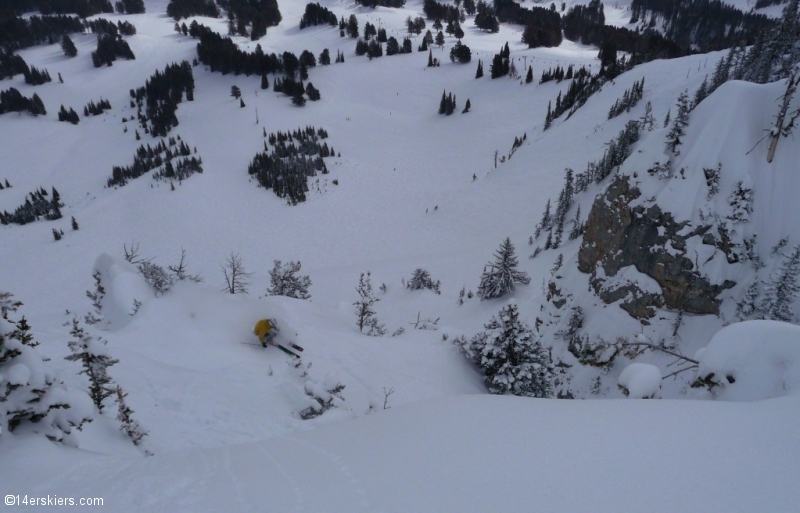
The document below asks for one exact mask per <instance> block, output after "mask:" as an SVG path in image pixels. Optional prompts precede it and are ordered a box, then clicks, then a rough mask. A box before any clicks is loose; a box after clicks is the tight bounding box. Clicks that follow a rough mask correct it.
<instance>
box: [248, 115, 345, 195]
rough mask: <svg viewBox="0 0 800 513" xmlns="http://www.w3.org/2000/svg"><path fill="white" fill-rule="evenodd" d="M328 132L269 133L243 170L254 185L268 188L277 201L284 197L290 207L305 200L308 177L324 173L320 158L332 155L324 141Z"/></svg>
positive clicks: (301, 130)
mask: <svg viewBox="0 0 800 513" xmlns="http://www.w3.org/2000/svg"><path fill="white" fill-rule="evenodd" d="M327 137H328V133H327V132H326V131H325V130H323V129H321V128H320V129H315V128H314V127H311V126H309V127H306V128H301V129H297V130H294V131H293V132H287V133H281V132H277V133H272V134H269V136H268V141H269V142H270V144H271V145H272V148H271V149H270V148H268V147H267V144H266V142H265V143H264V151H263V152H261V153H258V154H256V156H255V157H254V158H253V160H252V162H251V163H250V165H249V167H248V168H247V172H248V173H249V174H250V175H251V176H255V178H256V180H257V181H258V184H259V185H260V186H262V187H264V188H267V189H272V191H273V192H274V193H275V194H276V195H277V196H278V197H279V198H286V199H287V202H288V203H289V204H290V205H296V204H298V203H301V202H303V201H305V200H306V192H308V178H309V177H312V176H316V175H317V173H322V174H327V173H328V169H327V167H326V166H325V161H324V160H323V158H325V157H328V156H333V154H334V153H333V148H329V147H328V145H327V143H326V142H324V139H326V138H327Z"/></svg>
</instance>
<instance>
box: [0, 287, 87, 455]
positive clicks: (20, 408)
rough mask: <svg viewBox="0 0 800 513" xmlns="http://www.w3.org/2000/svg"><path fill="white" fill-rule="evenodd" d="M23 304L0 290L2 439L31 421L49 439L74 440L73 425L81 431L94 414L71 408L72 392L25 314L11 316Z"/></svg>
mask: <svg viewBox="0 0 800 513" xmlns="http://www.w3.org/2000/svg"><path fill="white" fill-rule="evenodd" d="M21 306H22V303H21V302H19V301H16V300H14V299H13V296H12V295H11V294H10V293H8V292H0V438H2V436H3V434H4V433H6V432H13V431H14V430H15V429H16V428H17V427H18V426H20V425H22V424H29V425H30V426H31V428H32V430H33V431H36V432H40V433H42V434H44V435H45V436H46V437H47V438H48V439H50V440H53V441H64V442H70V443H72V442H73V441H72V440H70V434H71V432H72V428H73V427H74V428H77V429H78V430H80V429H81V426H82V425H83V424H84V423H85V422H89V421H91V415H90V414H89V413H88V412H85V411H81V410H80V409H79V408H71V407H70V404H69V400H70V394H69V393H68V392H67V390H66V389H64V387H63V384H62V383H60V382H56V381H55V379H54V378H53V372H52V371H51V370H50V369H49V368H48V366H47V365H48V364H47V361H48V360H47V359H45V358H43V357H42V356H41V355H39V353H38V350H37V349H36V346H37V345H39V344H38V342H36V340H35V339H34V338H33V335H32V334H31V327H30V325H29V324H28V323H27V321H26V320H25V317H22V319H20V320H19V321H17V322H14V321H13V320H12V319H11V318H10V314H13V313H14V312H16V311H17V309H18V308H19V307H21Z"/></svg>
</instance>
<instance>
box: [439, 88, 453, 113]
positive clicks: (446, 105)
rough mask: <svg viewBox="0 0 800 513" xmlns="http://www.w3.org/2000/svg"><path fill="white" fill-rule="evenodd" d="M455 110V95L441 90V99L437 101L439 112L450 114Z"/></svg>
mask: <svg viewBox="0 0 800 513" xmlns="http://www.w3.org/2000/svg"><path fill="white" fill-rule="evenodd" d="M455 110H456V95H454V94H453V93H447V92H446V91H442V99H441V100H440V101H439V114H444V115H445V116H449V115H451V114H452V113H453V112H455Z"/></svg>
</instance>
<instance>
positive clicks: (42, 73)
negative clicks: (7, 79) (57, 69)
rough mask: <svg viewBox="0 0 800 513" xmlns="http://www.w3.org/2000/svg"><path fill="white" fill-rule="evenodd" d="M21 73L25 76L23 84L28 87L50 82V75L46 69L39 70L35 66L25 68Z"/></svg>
mask: <svg viewBox="0 0 800 513" xmlns="http://www.w3.org/2000/svg"><path fill="white" fill-rule="evenodd" d="M22 73H23V75H25V83H26V84H30V85H42V84H44V83H45V82H50V81H51V80H52V79H51V78H50V73H48V72H47V70H46V69H42V70H39V69H37V68H36V66H31V67H30V68H28V67H27V66H25V69H23V70H22Z"/></svg>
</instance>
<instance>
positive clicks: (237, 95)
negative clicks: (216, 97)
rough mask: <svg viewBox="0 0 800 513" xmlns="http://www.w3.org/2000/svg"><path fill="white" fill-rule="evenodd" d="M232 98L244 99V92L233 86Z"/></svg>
mask: <svg viewBox="0 0 800 513" xmlns="http://www.w3.org/2000/svg"><path fill="white" fill-rule="evenodd" d="M231 96H233V97H234V98H236V99H237V100H238V99H239V98H241V97H242V90H241V89H239V87H237V86H235V85H232V86H231Z"/></svg>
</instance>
